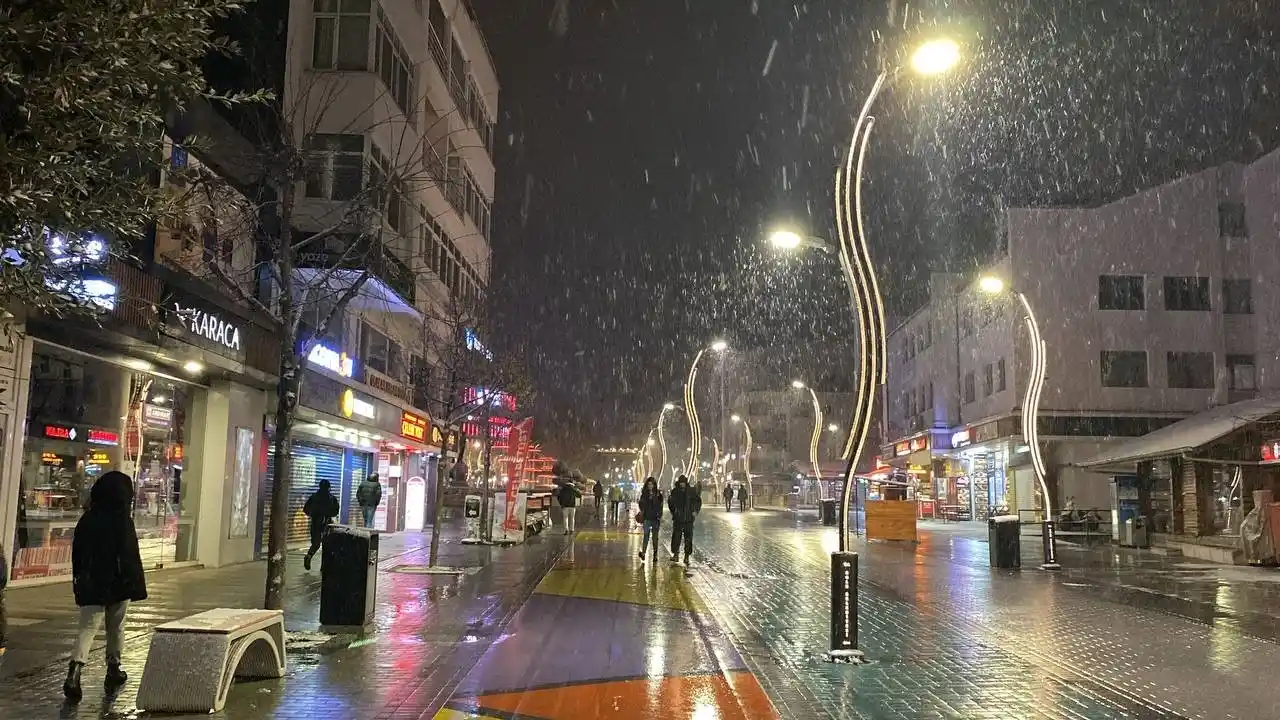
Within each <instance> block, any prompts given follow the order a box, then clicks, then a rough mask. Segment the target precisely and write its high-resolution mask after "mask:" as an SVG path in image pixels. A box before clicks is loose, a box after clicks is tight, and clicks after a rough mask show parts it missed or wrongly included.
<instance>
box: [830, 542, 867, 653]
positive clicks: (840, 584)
mask: <svg viewBox="0 0 1280 720" xmlns="http://www.w3.org/2000/svg"><path fill="white" fill-rule="evenodd" d="M827 659H828V660H829V661H831V662H838V663H861V662H863V661H864V659H865V656H864V655H863V654H862V651H861V650H859V649H858V553H856V552H833V553H831V650H830V651H829V652H828V653H827Z"/></svg>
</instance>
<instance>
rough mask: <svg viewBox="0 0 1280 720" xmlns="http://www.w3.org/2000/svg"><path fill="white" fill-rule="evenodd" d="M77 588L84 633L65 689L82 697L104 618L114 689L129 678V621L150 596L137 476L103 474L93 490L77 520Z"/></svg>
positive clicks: (74, 576)
mask: <svg viewBox="0 0 1280 720" xmlns="http://www.w3.org/2000/svg"><path fill="white" fill-rule="evenodd" d="M71 569H72V576H71V588H72V591H73V592H74V593H75V597H76V605H79V606H80V633H79V636H78V637H77V639H76V648H75V654H74V655H73V656H72V657H71V666H70V667H69V668H68V670H67V679H66V682H65V683H63V685H62V690H63V692H64V693H65V694H66V696H67V699H69V700H72V701H78V700H79V699H80V696H81V690H80V671H81V670H82V669H83V668H84V664H85V663H86V662H88V660H89V650H90V648H92V647H93V638H94V636H95V635H97V634H98V626H99V625H101V623H102V618H103V616H105V617H106V619H107V675H106V680H105V681H104V683H103V684H104V686H105V687H106V689H107V691H108V692H112V691H114V690H116V689H119V688H120V687H121V686H122V685H124V683H125V681H126V680H128V675H127V674H126V673H125V671H124V670H122V669H121V668H120V651H121V649H122V646H123V644H124V619H125V613H126V612H127V611H128V609H129V603H130V602H131V601H137V600H146V599H147V580H146V577H145V576H144V575H143V572H142V557H141V554H140V553H139V552H138V532H137V531H136V530H135V529H134V527H133V480H132V479H130V478H129V476H128V475H125V474H124V473H122V472H117V471H114V470H113V471H111V472H108V473H106V474H104V475H103V476H102V477H100V478H98V480H97V482H95V483H94V484H93V489H92V490H91V491H90V492H89V506H88V507H87V508H86V509H85V511H84V515H81V516H80V521H79V522H78V523H76V533H75V536H74V538H73V539H72V541H71Z"/></svg>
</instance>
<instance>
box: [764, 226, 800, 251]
mask: <svg viewBox="0 0 1280 720" xmlns="http://www.w3.org/2000/svg"><path fill="white" fill-rule="evenodd" d="M803 243H804V238H802V237H800V235H799V233H796V232H793V231H791V230H775V231H774V232H773V234H772V235H770V236H769V244H771V245H773V246H774V247H776V248H782V249H783V250H795V249H796V248H798V247H800V245H801V244H803Z"/></svg>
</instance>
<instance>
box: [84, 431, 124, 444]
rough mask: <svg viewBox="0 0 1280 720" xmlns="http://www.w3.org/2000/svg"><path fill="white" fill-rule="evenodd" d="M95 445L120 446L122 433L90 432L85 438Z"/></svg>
mask: <svg viewBox="0 0 1280 720" xmlns="http://www.w3.org/2000/svg"><path fill="white" fill-rule="evenodd" d="M85 440H87V441H88V442H90V443H93V444H94V445H119V444H120V433H115V432H111V431H110V430H96V429H94V430H90V431H89V435H88V436H87V437H86V438H85Z"/></svg>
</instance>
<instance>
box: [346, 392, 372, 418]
mask: <svg viewBox="0 0 1280 720" xmlns="http://www.w3.org/2000/svg"><path fill="white" fill-rule="evenodd" d="M342 414H343V416H345V417H349V418H350V417H355V416H357V415H359V416H360V417H362V418H368V419H370V420H376V419H377V417H378V409H377V408H375V407H374V406H373V403H371V402H369V401H368V400H365V399H364V398H362V397H360V396H358V395H356V394H355V392H353V391H352V390H351V389H350V388H348V389H347V390H344V391H343V393H342Z"/></svg>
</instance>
